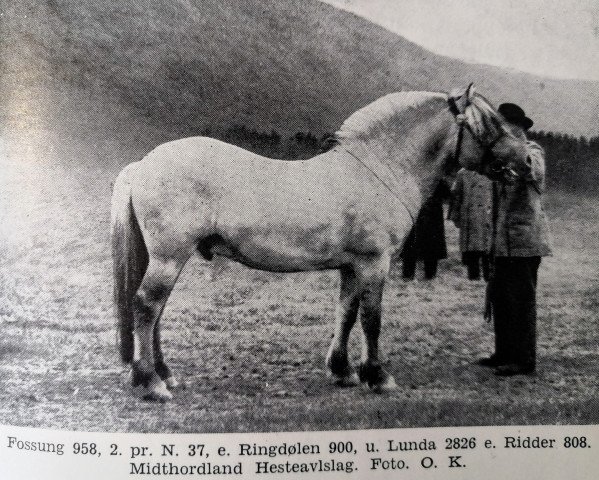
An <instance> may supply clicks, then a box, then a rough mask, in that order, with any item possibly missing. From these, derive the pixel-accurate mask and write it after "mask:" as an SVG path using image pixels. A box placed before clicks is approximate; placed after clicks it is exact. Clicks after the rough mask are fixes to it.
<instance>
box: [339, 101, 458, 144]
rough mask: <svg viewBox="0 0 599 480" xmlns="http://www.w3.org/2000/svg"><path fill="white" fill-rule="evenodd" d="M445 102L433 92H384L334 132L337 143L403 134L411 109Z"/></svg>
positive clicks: (407, 125)
mask: <svg viewBox="0 0 599 480" xmlns="http://www.w3.org/2000/svg"><path fill="white" fill-rule="evenodd" d="M439 100H440V101H442V102H446V101H447V95H446V94H443V93H436V92H395V93H390V94H388V95H385V96H384V97H381V98H379V99H378V100H375V101H374V102H372V103H370V104H368V105H366V106H365V107H363V108H361V109H360V110H358V111H356V112H355V113H353V114H352V115H350V116H349V117H348V118H347V120H345V121H344V122H343V124H342V125H341V128H339V130H337V132H336V133H335V138H337V139H338V140H339V142H341V143H350V142H352V141H356V140H359V141H370V140H372V139H374V138H385V137H386V136H389V135H391V134H392V136H393V137H395V136H397V135H402V134H405V133H407V129H408V128H410V127H411V126H413V118H412V117H413V116H414V112H413V110H416V109H419V108H422V107H423V106H425V105H426V104H427V103H429V102H432V101H439Z"/></svg>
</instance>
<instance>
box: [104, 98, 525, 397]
mask: <svg viewBox="0 0 599 480" xmlns="http://www.w3.org/2000/svg"><path fill="white" fill-rule="evenodd" d="M451 98H452V99H453V98H456V99H458V100H459V101H458V102H457V103H456V105H457V104H458V103H459V108H458V110H459V112H461V113H463V114H465V115H466V117H467V119H468V122H469V131H470V132H471V133H470V135H471V136H475V137H476V141H469V142H465V144H464V146H463V147H462V149H461V153H460V162H463V163H464V162H465V163H467V164H468V165H470V167H471V168H478V164H479V163H480V161H481V159H482V158H483V155H484V153H485V152H484V145H483V143H485V141H486V140H485V139H487V138H489V139H493V142H494V143H495V144H496V143H497V141H498V139H499V138H498V137H497V134H498V133H501V129H500V128H499V127H496V124H495V123H496V119H498V118H499V117H498V116H497V114H496V113H495V112H494V111H493V109H492V108H491V107H490V105H489V104H488V103H487V102H485V101H483V100H482V99H480V101H479V98H478V97H476V95H475V94H474V91H473V89H472V87H469V88H468V89H467V90H466V91H464V93H463V94H461V95H459V96H458V97H451ZM447 100H448V97H447V95H445V94H442V93H429V92H400V93H396V94H391V95H387V96H385V97H383V98H381V99H379V100H377V101H375V102H374V103H372V104H371V105H368V106H367V107H365V108H363V109H361V110H359V111H358V112H356V113H355V114H354V115H352V116H350V117H349V118H348V119H347V120H346V121H345V123H344V124H343V125H342V127H341V129H340V130H339V131H338V132H337V135H336V136H337V140H338V142H339V143H338V146H337V147H335V148H333V149H332V150H329V151H327V152H325V153H323V154H321V155H318V156H316V157H314V158H311V159H308V160H303V161H289V162H285V161H280V160H272V159H268V158H265V157H262V156H260V155H256V154H254V153H251V152H248V151H246V150H243V149H241V148H238V147H235V146H233V145H228V144H226V143H223V142H220V141H218V140H214V139H211V138H205V137H191V138H185V139H181V140H176V141H173V142H169V143H166V144H164V145H161V146H159V147H157V148H156V149H154V150H153V151H152V152H150V153H149V154H148V155H147V156H146V157H145V158H144V159H143V160H142V161H140V162H136V163H132V164H130V165H128V166H127V167H125V168H124V169H123V170H122V171H121V173H120V174H119V176H118V178H117V179H116V181H115V185H114V191H113V197H112V246H113V259H114V280H115V285H114V294H115V295H114V298H115V305H116V313H117V318H118V322H119V335H120V350H121V357H122V359H123V360H124V361H126V362H131V363H132V367H133V376H132V379H133V386H134V387H135V389H136V391H139V393H140V394H141V396H143V397H145V398H149V399H153V400H167V399H169V398H171V396H172V394H171V393H170V391H169V390H171V389H173V388H174V387H175V386H176V385H177V382H176V381H175V379H174V376H173V374H172V372H171V370H170V368H169V367H168V366H167V365H166V363H165V360H164V356H163V353H162V349H161V344H160V324H159V320H160V317H161V315H162V311H163V309H164V307H165V305H166V301H167V300H168V297H169V295H170V292H171V291H172V288H173V287H174V285H175V282H176V281H177V278H178V276H179V273H180V272H181V270H182V269H183V267H184V265H185V263H186V262H187V260H188V259H189V257H190V256H191V255H193V254H194V253H198V252H199V253H200V254H201V255H202V256H203V257H204V258H205V259H207V260H209V259H211V258H212V257H213V256H214V255H222V256H225V257H228V258H230V259H232V260H235V261H237V262H240V263H243V264H245V265H248V266H250V267H252V268H257V269H261V270H267V271H274V272H296V271H313V270H324V269H335V270H338V271H339V272H340V277H341V281H340V296H339V306H338V308H337V310H336V318H335V328H334V336H333V340H332V342H331V345H330V348H329V351H328V354H327V359H326V363H327V366H328V369H329V371H330V373H331V375H332V376H333V378H334V379H335V381H336V382H337V383H339V384H343V385H354V384H356V383H358V382H359V381H361V382H364V383H366V384H367V385H369V386H370V387H371V388H372V389H373V390H376V391H382V390H386V389H390V388H394V387H395V381H394V379H393V377H392V376H391V375H390V374H389V373H387V372H386V371H384V370H383V368H382V367H381V361H380V353H379V345H378V341H379V334H380V330H381V329H380V326H381V299H382V295H383V287H384V283H385V279H386V276H387V273H388V270H389V265H390V261H391V255H392V253H393V252H395V251H396V250H398V249H399V248H401V246H402V244H403V241H404V239H405V237H406V235H407V234H408V232H409V231H410V229H411V227H412V225H413V220H414V218H415V216H416V215H417V213H418V210H419V209H420V206H421V204H422V202H423V201H424V200H426V198H427V197H428V196H429V195H430V194H431V193H432V191H433V189H434V187H435V186H436V184H437V183H438V181H439V180H440V178H441V177H442V175H443V173H444V170H445V168H444V167H445V164H446V162H447V159H448V158H449V157H451V156H452V153H453V151H454V150H455V147H456V145H457V142H456V137H457V132H458V130H459V128H458V127H457V125H456V122H455V118H454V116H453V115H452V114H451V113H450V111H449V108H448V103H447ZM464 136H465V138H468V135H467V134H466V135H464ZM511 141H518V140H517V139H512V140H511ZM468 165H466V164H465V166H468ZM359 312H360V321H361V325H362V329H363V332H364V351H363V355H362V362H361V363H360V365H359V368H358V370H357V371H356V370H355V369H354V367H353V366H352V365H351V364H350V362H349V359H348V351H347V347H348V339H349V336H350V332H351V330H352V327H353V326H354V324H355V323H356V320H357V319H358V314H359Z"/></svg>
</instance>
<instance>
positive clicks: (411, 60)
mask: <svg viewBox="0 0 599 480" xmlns="http://www.w3.org/2000/svg"><path fill="white" fill-rule="evenodd" d="M1 8H2V9H3V12H2V13H3V15H2V17H0V18H1V20H0V21H1V22H2V25H1V27H2V32H3V35H2V39H1V40H0V42H1V43H0V59H1V60H2V62H3V64H4V67H5V68H3V72H4V74H3V75H2V77H1V79H0V81H1V83H2V85H0V86H1V87H2V90H3V91H4V92H6V94H7V95H8V100H9V101H8V102H6V103H4V109H5V111H4V115H5V116H6V115H9V114H10V111H12V112H13V113H14V112H15V111H16V112H19V111H20V110H19V109H18V108H17V107H19V108H20V103H22V99H23V98H24V97H27V96H29V97H30V102H34V101H33V100H31V98H35V99H36V101H40V102H41V101H42V100H43V98H42V97H44V96H49V97H50V98H46V99H45V101H46V102H47V103H49V104H56V103H57V102H56V101H55V99H54V98H51V97H52V96H56V98H58V97H60V96H61V95H62V96H64V97H69V96H70V91H71V89H73V88H74V89H76V90H77V91H78V92H79V93H80V92H85V95H84V96H87V98H89V105H94V106H95V108H97V109H100V110H101V108H102V106H103V105H107V106H108V105H115V104H116V105H119V106H122V107H123V108H125V109H126V110H128V111H130V112H132V115H133V116H134V118H139V119H141V118H145V119H147V120H149V121H150V122H151V123H153V124H155V125H157V126H159V127H160V128H161V129H162V130H163V131H165V132H167V131H168V132H171V133H172V134H173V135H176V134H185V133H188V132H197V131H200V130H202V129H204V128H206V127H211V128H214V127H219V126H228V125H231V124H234V123H238V124H245V125H248V126H250V127H255V128H259V129H261V130H270V129H277V130H279V131H281V132H284V133H289V132H293V131H297V130H311V131H314V132H316V133H322V132H325V131H332V130H335V129H336V128H337V127H338V126H339V124H340V123H341V122H342V121H343V119H345V118H346V117H347V116H348V115H349V114H350V113H352V112H353V111H355V110H356V109H358V108H359V107H361V106H362V105H364V104H365V103H367V102H369V101H371V100H373V99H375V98H377V97H379V96H381V95H383V94H385V93H388V92H390V91H396V90H401V89H404V90H407V89H409V90H450V89H452V88H454V87H456V86H463V85H466V84H468V83H469V82H470V81H474V82H475V84H476V85H477V86H478V89H479V91H481V92H482V93H484V94H485V95H486V96H487V97H489V98H490V99H491V100H493V101H496V102H498V103H499V102H501V101H506V100H510V101H516V102H519V103H521V104H522V105H523V106H524V107H525V109H526V110H527V111H528V112H530V115H531V116H532V117H533V118H534V119H535V120H536V128H539V129H547V130H554V131H561V132H566V133H573V134H576V135H582V134H583V135H596V134H598V133H599V83H597V82H585V81H567V80H553V79H544V78H541V77H536V76H533V75H528V74H523V73H519V72H514V71H509V70H505V69H500V68H495V67H489V66H483V65H471V64H466V63H463V62H460V61H457V60H454V59H450V58H447V57H443V56H439V55H435V54H433V53H431V52H429V51H427V50H425V49H423V48H421V47H419V46H417V45H415V44H413V43H411V42H409V41H407V40H405V39H404V38H402V37H400V36H397V35H394V34H393V33H391V32H389V31H387V30H385V29H383V28H381V27H378V26H376V25H374V24H372V23H370V22H368V21H366V20H364V19H362V18H360V17H357V16H355V15H353V14H350V13H347V12H344V11H340V10H337V9H335V8H333V7H331V6H329V5H326V4H323V3H320V2H318V1H316V0H308V1H304V2H301V3H300V2H293V1H292V0H243V1H242V0H229V1H227V2H222V1H220V0H202V1H199V0H171V1H169V2H166V1H161V2H158V1H150V0H143V1H136V2H127V3H123V2H120V1H116V0H95V1H93V2H92V1H91V0H82V1H79V2H76V3H75V2H72V1H69V0H46V1H44V2H34V1H33V0H27V1H24V2H20V3H17V2H11V5H5V6H2V7H1ZM79 93H77V94H76V95H73V98H75V97H79V96H80V95H79ZM17 97H18V98H17ZM15 98H17V100H18V101H17V100H15ZM19 102H20V103H19ZM74 103H76V102H74ZM69 108H77V106H76V105H73V104H70V103H69V101H65V102H63V104H62V107H61V108H60V109H58V111H56V109H55V110H53V115H57V116H58V117H61V118H63V119H64V120H65V121H68V119H69V117H70V112H69ZM107 108H108V107H107ZM28 112H29V113H30V114H31V115H38V116H39V115H44V111H43V109H39V108H32V109H30V110H29V111H28Z"/></svg>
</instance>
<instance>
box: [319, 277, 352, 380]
mask: <svg viewBox="0 0 599 480" xmlns="http://www.w3.org/2000/svg"><path fill="white" fill-rule="evenodd" d="M359 294H360V292H359V289H358V283H357V280H356V275H355V273H354V271H353V270H352V269H350V268H344V269H341V288H340V292H339V304H338V305H337V310H336V312H335V334H334V336H333V341H332V342H331V346H330V348H329V353H328V354H327V361H326V363H327V367H328V368H329V371H330V372H331V375H332V376H333V378H334V379H335V383H337V384H338V385H341V386H352V385H357V384H358V383H359V380H358V375H357V374H356V372H355V370H354V369H353V367H352V366H351V365H350V363H349V360H348V358H347V342H348V340H349V334H350V332H351V329H352V327H353V326H354V324H355V323H356V319H357V316H358V308H359V304H360V298H359Z"/></svg>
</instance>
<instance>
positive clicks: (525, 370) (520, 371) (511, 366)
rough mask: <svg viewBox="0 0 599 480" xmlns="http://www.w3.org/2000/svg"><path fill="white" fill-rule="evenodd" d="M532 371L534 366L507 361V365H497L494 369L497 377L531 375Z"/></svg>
mask: <svg viewBox="0 0 599 480" xmlns="http://www.w3.org/2000/svg"><path fill="white" fill-rule="evenodd" d="M534 371H535V367H533V366H530V365H519V364H517V363H508V364H507V365H499V366H498V367H497V368H496V369H495V375H497V376H499V377H513V376H514V375H531V374H533V373H534Z"/></svg>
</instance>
